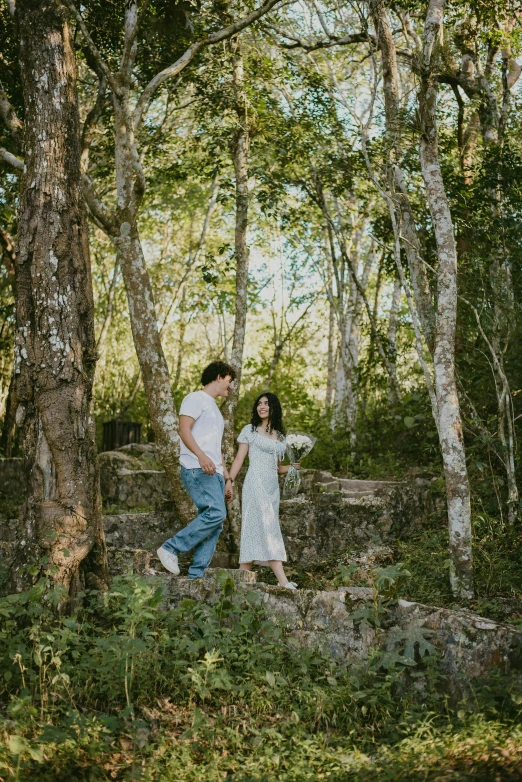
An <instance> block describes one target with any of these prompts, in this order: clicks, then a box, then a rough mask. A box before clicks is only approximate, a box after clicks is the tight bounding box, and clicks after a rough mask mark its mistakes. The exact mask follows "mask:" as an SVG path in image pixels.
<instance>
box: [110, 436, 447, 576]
mask: <svg viewBox="0 0 522 782" xmlns="http://www.w3.org/2000/svg"><path fill="white" fill-rule="evenodd" d="M99 458H100V472H101V488H102V496H103V500H104V504H105V505H106V506H111V507H114V506H116V507H117V508H118V509H121V510H122V511H130V510H132V509H137V508H142V509H145V508H147V509H148V510H149V511H151V513H150V515H149V514H143V513H132V514H129V515H128V518H127V523H128V525H129V526H131V527H136V529H135V530H134V532H132V533H130V532H129V534H128V535H127V537H129V535H130V537H132V536H133V535H134V543H135V545H136V547H137V548H151V544H152V543H154V544H155V543H156V541H157V540H160V539H161V537H162V536H163V538H165V537H167V536H170V535H172V534H173V532H172V531H173V530H174V531H176V530H177V529H178V528H179V523H178V522H177V519H176V516H175V514H174V513H173V511H172V506H171V503H170V501H169V492H168V485H167V482H166V479H165V474H164V473H163V472H162V471H161V470H159V469H157V468H158V467H159V464H158V462H157V461H156V454H155V449H154V446H153V445H128V446H124V447H123V448H120V449H118V450H117V451H109V452H107V453H102V454H100V457H99ZM237 490H238V491H240V490H241V487H240V485H239V486H238V487H237ZM434 512H441V507H440V506H438V505H437V498H436V495H435V494H434V493H433V492H432V491H431V485H430V482H429V481H422V480H419V479H417V480H416V481H412V482H396V481H363V480H354V479H348V478H336V477H334V476H332V475H331V474H330V473H328V472H325V471H321V470H303V482H302V487H301V491H300V493H299V494H298V495H297V496H296V497H293V498H290V499H284V498H283V499H282V502H281V528H282V531H283V536H284V538H285V543H286V549H287V554H288V558H289V561H290V562H300V563H301V564H303V565H310V564H313V563H314V562H316V561H318V560H323V559H326V558H327V557H329V556H331V555H335V554H342V553H344V552H347V551H359V550H361V549H363V548H365V547H366V546H367V545H368V544H369V543H370V542H371V541H375V540H376V539H377V540H379V541H382V542H387V541H392V540H394V539H396V538H397V537H398V536H405V535H407V534H409V533H410V532H411V531H412V530H413V529H415V528H416V527H418V526H419V525H421V524H422V523H423V522H424V521H425V520H426V519H427V518H428V517H429V515H430V514H431V513H434ZM120 515H121V514H120ZM161 517H163V518H164V524H163V527H161ZM111 518H114V516H112V517H111ZM148 519H150V521H151V525H152V527H151V531H150V534H149V533H148V532H147V523H148V522H147V520H148ZM111 523H112V522H111ZM106 530H107V524H106ZM160 533H162V534H160ZM225 540H226V533H225V535H222V538H221V541H220V548H221V549H222V553H224V550H225V549H226V545H224V541H225ZM147 541H148V544H147ZM234 561H235V560H234V557H233V556H231V557H229V562H228V564H230V565H232V564H233V563H234ZM223 564H227V563H226V562H225V560H224V559H223Z"/></svg>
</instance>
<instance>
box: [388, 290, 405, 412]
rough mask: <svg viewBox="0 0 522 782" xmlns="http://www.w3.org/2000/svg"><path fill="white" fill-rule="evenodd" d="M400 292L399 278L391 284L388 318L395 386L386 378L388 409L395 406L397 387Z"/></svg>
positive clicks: (390, 356)
mask: <svg viewBox="0 0 522 782" xmlns="http://www.w3.org/2000/svg"><path fill="white" fill-rule="evenodd" d="M401 291H402V285H401V281H400V278H399V277H396V278H395V282H394V284H393V293H392V303H391V307H390V315H389V318H388V356H389V358H390V365H391V367H392V373H393V377H394V379H395V384H394V383H392V382H391V380H390V378H388V404H389V405H390V408H392V409H393V408H394V407H395V406H396V404H397V395H396V393H395V387H394V386H396V385H397V324H398V315H399V307H400V304H401Z"/></svg>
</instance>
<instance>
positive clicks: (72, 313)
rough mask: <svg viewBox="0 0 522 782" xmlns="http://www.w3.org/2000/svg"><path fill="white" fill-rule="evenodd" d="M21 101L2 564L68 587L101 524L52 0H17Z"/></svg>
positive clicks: (73, 127) (82, 237)
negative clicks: (12, 518) (19, 505)
mask: <svg viewBox="0 0 522 782" xmlns="http://www.w3.org/2000/svg"><path fill="white" fill-rule="evenodd" d="M16 15H17V21H18V28H19V32H20V62H21V72H22V85H23V95H24V107H25V133H24V142H25V143H24V156H25V170H24V175H23V178H22V188H21V199H20V208H19V215H18V236H19V239H18V247H17V253H16V260H15V271H16V346H15V351H16V352H15V375H16V399H17V413H16V416H17V423H18V425H19V426H20V427H21V428H22V432H23V444H24V457H25V464H26V472H27V480H28V487H29V493H28V499H27V502H26V503H25V506H24V508H23V513H22V525H23V528H22V530H21V533H20V540H19V545H18V548H17V551H16V555H15V562H14V564H13V567H12V580H13V582H14V583H15V584H16V585H17V586H18V587H20V586H21V585H22V584H23V583H25V582H27V580H28V579H29V580H30V579H31V577H32V576H31V575H30V571H28V570H27V569H24V567H23V566H24V565H26V564H28V563H30V564H33V565H34V562H31V560H32V559H33V558H34V559H36V560H38V559H40V557H41V556H42V555H46V556H47V557H48V562H49V565H50V566H51V570H50V572H51V573H52V575H53V578H54V580H55V581H56V582H57V583H59V584H61V585H62V586H63V587H64V588H65V589H66V591H67V593H68V594H69V595H74V594H75V593H76V592H77V591H79V589H80V588H81V587H82V585H83V584H84V583H85V582H87V583H88V584H90V585H96V586H101V585H102V584H103V583H104V582H105V581H106V579H107V560H106V552H105V544H104V536H103V528H102V523H101V501H100V494H99V476H98V468H97V458H96V445H95V437H94V435H95V433H94V418H93V410H92V386H93V379H94V370H95V365H96V345H95V335H94V316H93V296H92V285H91V271H90V262H89V246H88V236H87V226H86V219H85V207H84V203H83V198H82V194H81V185H80V125H79V112H78V99H77V90H76V63H75V56H74V51H73V48H72V38H71V31H70V28H69V25H68V23H67V19H66V16H65V14H64V9H63V6H62V5H61V3H60V2H59V0H19V1H18V2H17V4H16Z"/></svg>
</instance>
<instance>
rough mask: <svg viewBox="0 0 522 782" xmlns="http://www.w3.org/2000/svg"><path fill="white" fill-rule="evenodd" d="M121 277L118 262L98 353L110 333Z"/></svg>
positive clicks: (114, 271)
mask: <svg viewBox="0 0 522 782" xmlns="http://www.w3.org/2000/svg"><path fill="white" fill-rule="evenodd" d="M119 276H120V264H119V263H118V260H116V261H115V263H114V269H113V272H112V279H111V284H110V286H109V293H108V296H107V307H106V308H105V317H104V319H103V324H102V327H101V329H100V336H99V337H98V342H97V343H96V348H97V350H98V353H99V352H100V350H101V348H102V346H103V343H104V342H105V340H106V338H107V334H108V333H109V328H110V325H111V320H112V310H113V307H114V297H115V295H116V288H117V287H118V282H119Z"/></svg>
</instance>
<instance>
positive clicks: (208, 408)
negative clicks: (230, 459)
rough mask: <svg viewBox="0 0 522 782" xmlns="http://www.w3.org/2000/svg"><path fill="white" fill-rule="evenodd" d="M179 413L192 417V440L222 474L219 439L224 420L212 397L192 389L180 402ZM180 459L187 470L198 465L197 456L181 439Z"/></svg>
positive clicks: (221, 434)
mask: <svg viewBox="0 0 522 782" xmlns="http://www.w3.org/2000/svg"><path fill="white" fill-rule="evenodd" d="M179 414H180V415H189V416H190V417H191V418H193V419H194V426H193V427H192V436H193V437H194V440H195V441H196V442H197V444H198V445H199V447H200V448H201V450H202V451H203V453H204V454H205V455H206V456H208V457H209V459H212V461H213V462H214V464H215V465H216V470H217V472H219V473H221V475H223V464H222V458H221V440H222V438H223V429H224V428H225V422H224V420H223V416H222V415H221V412H220V410H219V407H218V406H217V404H216V400H215V399H214V397H212V396H210V394H207V393H206V392H205V391H193V392H192V393H191V394H188V395H187V396H186V397H185V399H184V400H183V402H182V403H181V407H180V409H179ZM180 461H181V464H182V466H183V467H186V468H187V469H189V470H193V469H194V468H195V467H199V461H198V458H197V456H196V455H195V454H193V453H192V451H191V450H189V449H188V448H187V446H186V445H185V443H184V442H183V440H182V441H181V448H180Z"/></svg>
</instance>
